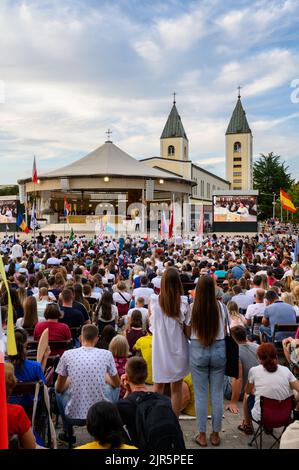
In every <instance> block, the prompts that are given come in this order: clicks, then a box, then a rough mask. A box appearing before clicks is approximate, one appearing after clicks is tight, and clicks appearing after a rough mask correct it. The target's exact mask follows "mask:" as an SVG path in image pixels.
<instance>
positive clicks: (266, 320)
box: [0, 233, 299, 449]
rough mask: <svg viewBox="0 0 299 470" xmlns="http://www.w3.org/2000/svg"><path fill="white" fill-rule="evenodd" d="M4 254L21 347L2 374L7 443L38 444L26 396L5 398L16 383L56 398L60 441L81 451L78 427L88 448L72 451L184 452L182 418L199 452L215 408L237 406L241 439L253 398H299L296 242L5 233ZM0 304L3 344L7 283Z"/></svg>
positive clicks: (215, 437)
mask: <svg viewBox="0 0 299 470" xmlns="http://www.w3.org/2000/svg"><path fill="white" fill-rule="evenodd" d="M0 252H1V255H2V259H3V264H4V266H5V271H6V277H7V280H8V283H9V289H10V298H11V300H12V304H13V312H14V322H15V340H16V346H17V355H14V356H6V364H5V375H6V389H7V412H8V433H9V437H10V439H11V438H12V436H13V435H16V436H17V438H18V442H19V446H20V447H22V448H35V447H36V446H46V443H45V442H42V440H41V439H40V436H39V435H38V433H37V431H36V429H35V427H33V425H32V423H31V418H32V406H33V398H34V397H33V396H32V395H31V394H24V395H23V396H20V395H16V394H15V395H14V390H16V386H17V384H19V383H24V382H38V381H41V382H42V383H44V384H45V386H47V387H49V389H50V390H51V391H52V392H53V393H52V395H51V396H52V400H51V410H50V412H51V418H52V417H53V416H54V415H55V416H56V417H59V418H58V421H59V419H60V420H61V423H62V429H61V432H59V433H58V439H59V440H60V441H61V442H63V443H65V444H66V445H68V446H69V447H71V446H74V447H76V434H75V432H74V426H85V425H86V426H87V431H88V433H89V435H90V440H89V442H87V443H86V444H84V445H81V446H78V447H77V448H78V449H107V448H113V449H118V448H120V449H134V448H140V449H151V448H152V449H159V448H160V449H166V448H169V449H171V448H172V449H183V448H184V447H185V443H184V436H183V433H182V430H181V427H180V423H179V417H180V415H181V413H185V414H189V415H191V416H196V419H197V429H194V431H195V437H194V440H195V442H196V443H197V444H198V445H199V446H201V447H206V446H208V445H212V446H219V445H220V441H221V438H220V431H221V428H222V419H223V410H224V407H225V408H226V409H227V410H228V412H231V413H234V414H236V413H239V412H240V410H241V409H242V412H243V420H242V421H240V424H239V426H238V432H240V433H243V434H245V435H248V436H250V435H252V434H253V433H254V423H258V422H259V421H260V419H261V406H260V401H261V397H268V398H271V399H273V400H280V401H283V400H285V399H288V398H289V397H291V396H293V395H294V399H295V400H296V399H298V395H297V394H298V392H299V380H298V377H299V328H298V324H299V256H296V250H295V240H294V239H293V238H292V237H291V236H279V235H277V234H273V235H272V234H271V233H269V234H266V233H261V234H259V235H256V236H255V237H248V236H244V237H241V236H226V237H225V236H218V237H217V236H216V235H212V236H206V237H205V238H204V239H201V240H199V239H197V238H193V239H186V240H184V241H183V242H182V243H180V244H179V245H177V244H175V243H172V242H171V241H169V240H155V239H152V240H149V239H147V238H142V237H128V238H126V237H122V236H120V237H119V238H118V239H116V238H108V237H104V238H103V239H101V240H99V239H97V238H93V239H91V240H90V239H87V237H79V236H75V239H74V240H70V239H69V238H65V239H63V237H59V236H56V235H55V234H54V233H52V234H51V235H49V236H44V235H42V234H39V235H38V236H37V237H36V239H35V240H33V239H26V240H24V241H21V240H20V239H18V238H17V239H16V238H15V237H13V238H12V237H9V236H6V237H4V238H3V239H2V240H1V243H0ZM0 305H1V318H2V329H3V332H4V336H3V339H4V343H5V341H6V335H5V333H6V326H7V312H8V293H7V290H6V287H5V284H4V283H3V282H2V283H1V288H0ZM277 325H287V326H288V327H287V328H289V330H288V329H287V328H282V329H281V330H279V329H278V331H277ZM45 331H47V333H48V341H49V346H48V347H47V348H46V349H45V351H44V355H43V358H42V360H41V361H40V362H39V361H37V357H36V344H37V342H38V341H39V340H40V339H41V337H43V335H44V333H45ZM227 335H231V336H232V338H233V339H234V341H235V342H236V343H237V344H238V348H239V359H238V361H239V376H238V378H236V377H230V376H229V375H226V365H227V349H226V341H225V340H226V336H227ZM34 348H35V349H34ZM277 348H278V349H277ZM279 352H280V355H279V354H278V353H279ZM50 366H51V367H50ZM294 408H296V404H295V406H294ZM209 416H211V425H212V433H211V435H210V436H209V438H208V437H207V420H208V417H209ZM292 417H293V422H292V423H290V425H289V427H288V428H287V430H286V432H285V433H284V434H283V436H282V439H281V444H280V445H281V447H288V446H289V445H290V442H291V443H292V444H291V445H292V446H293V447H297V448H299V436H298V414H297V415H296V410H294V413H293V414H292ZM56 424H57V423H56ZM296 430H297V432H296ZM296 434H297V437H296ZM294 436H295V437H294Z"/></svg>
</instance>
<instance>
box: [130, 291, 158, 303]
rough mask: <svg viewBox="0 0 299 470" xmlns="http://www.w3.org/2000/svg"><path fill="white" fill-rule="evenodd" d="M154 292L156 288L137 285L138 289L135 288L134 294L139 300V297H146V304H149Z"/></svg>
mask: <svg viewBox="0 0 299 470" xmlns="http://www.w3.org/2000/svg"><path fill="white" fill-rule="evenodd" d="M153 294H154V289H151V288H150V287H137V289H134V290H133V296H134V298H135V300H137V299H138V298H139V297H142V298H143V299H144V305H148V301H149V298H150V296H151V295H153Z"/></svg>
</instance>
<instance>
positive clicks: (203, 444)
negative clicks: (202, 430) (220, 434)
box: [193, 434, 208, 447]
mask: <svg viewBox="0 0 299 470" xmlns="http://www.w3.org/2000/svg"><path fill="white" fill-rule="evenodd" d="M198 438H199V439H198ZM193 442H195V444H197V445H198V446H200V447H207V446H208V443H207V438H206V436H200V435H199V434H197V436H195V437H194V438H193Z"/></svg>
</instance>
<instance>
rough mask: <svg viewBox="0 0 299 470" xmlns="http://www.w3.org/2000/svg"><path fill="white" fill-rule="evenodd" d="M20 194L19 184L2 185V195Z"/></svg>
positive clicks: (0, 193)
mask: <svg viewBox="0 0 299 470" xmlns="http://www.w3.org/2000/svg"><path fill="white" fill-rule="evenodd" d="M17 194H19V187H18V185H13V186H3V187H2V188H1V187H0V196H15V195H17Z"/></svg>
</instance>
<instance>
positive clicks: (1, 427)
mask: <svg viewBox="0 0 299 470" xmlns="http://www.w3.org/2000/svg"><path fill="white" fill-rule="evenodd" d="M0 409H1V419H0V449H8V428H7V408H6V387H5V368H4V341H3V331H2V318H1V305H0Z"/></svg>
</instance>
